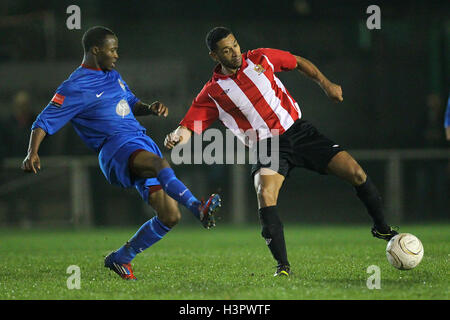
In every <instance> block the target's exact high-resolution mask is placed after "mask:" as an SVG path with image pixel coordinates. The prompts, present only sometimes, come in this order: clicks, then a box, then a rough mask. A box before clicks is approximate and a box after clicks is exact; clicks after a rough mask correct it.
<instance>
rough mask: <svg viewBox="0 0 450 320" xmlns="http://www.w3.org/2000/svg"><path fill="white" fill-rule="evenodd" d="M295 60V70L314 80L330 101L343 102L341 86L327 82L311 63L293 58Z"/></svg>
mask: <svg viewBox="0 0 450 320" xmlns="http://www.w3.org/2000/svg"><path fill="white" fill-rule="evenodd" d="M295 59H296V60H297V70H298V71H299V72H300V73H302V74H304V75H306V76H307V77H308V78H310V79H312V80H314V81H315V82H316V83H317V84H318V85H319V86H320V87H321V88H322V89H323V91H325V93H326V95H327V96H328V97H329V98H330V99H331V100H333V101H335V102H342V101H343V100H344V98H343V97H342V88H341V86H339V85H337V84H335V83H333V82H331V81H330V80H328V79H327V77H325V76H324V75H323V74H322V72H320V70H319V69H318V68H317V67H316V66H315V65H314V64H313V63H312V62H311V61H309V60H307V59H305V58H303V57H299V56H295Z"/></svg>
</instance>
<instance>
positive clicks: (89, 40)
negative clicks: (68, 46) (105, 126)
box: [81, 26, 116, 53]
mask: <svg viewBox="0 0 450 320" xmlns="http://www.w3.org/2000/svg"><path fill="white" fill-rule="evenodd" d="M108 35H111V36H115V37H116V35H115V33H114V32H112V31H111V30H110V29H108V28H106V27H102V26H95V27H92V28H89V29H88V30H87V31H86V32H85V33H84V35H83V38H82V39H81V43H82V44H83V49H84V52H85V53H86V52H88V51H89V49H91V48H92V47H93V46H98V47H101V46H102V45H103V42H104V41H105V38H106V36H108Z"/></svg>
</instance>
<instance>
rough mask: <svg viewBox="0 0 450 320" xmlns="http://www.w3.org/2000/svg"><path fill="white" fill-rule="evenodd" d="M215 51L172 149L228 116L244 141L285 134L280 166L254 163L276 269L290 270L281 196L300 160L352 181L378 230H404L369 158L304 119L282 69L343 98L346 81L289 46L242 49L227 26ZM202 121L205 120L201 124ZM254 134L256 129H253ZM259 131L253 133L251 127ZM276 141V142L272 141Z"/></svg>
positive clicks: (215, 34) (211, 41)
mask: <svg viewBox="0 0 450 320" xmlns="http://www.w3.org/2000/svg"><path fill="white" fill-rule="evenodd" d="M206 44H207V46H208V49H209V51H210V52H209V55H210V56H211V58H212V59H213V60H214V61H216V62H217V66H216V67H215V69H214V71H213V76H212V78H211V79H210V80H209V81H208V82H207V83H206V84H205V86H204V87H203V89H202V90H201V92H200V93H199V94H198V95H197V97H196V98H195V99H194V101H193V103H192V105H191V107H190V109H189V110H188V112H187V114H186V115H185V117H184V118H183V120H182V121H181V122H180V125H179V127H178V128H177V129H176V130H174V131H173V132H171V133H169V134H168V135H167V136H166V139H165V142H164V144H165V146H166V147H167V148H169V149H171V148H173V147H174V146H175V145H177V144H178V143H181V144H183V143H186V142H187V141H188V140H189V138H190V137H191V135H192V132H196V133H201V132H203V131H204V130H205V129H206V128H208V127H209V126H210V125H211V124H212V123H213V122H214V121H215V120H220V121H221V122H222V123H223V124H224V125H225V126H226V127H227V128H228V129H230V130H231V131H232V132H233V133H234V134H235V135H236V136H237V137H238V138H240V139H241V140H242V141H243V142H244V143H246V144H249V143H251V142H252V141H247V140H248V139H247V140H246V139H245V137H246V135H245V134H244V132H248V131H254V132H255V135H253V136H255V137H256V140H257V141H256V143H261V141H267V140H266V139H274V137H275V138H277V139H279V150H272V152H275V153H278V163H279V164H278V169H277V170H276V171H274V170H272V169H271V168H270V167H271V163H265V164H264V163H262V161H260V159H259V160H258V163H257V164H255V165H253V167H252V177H253V181H254V187H255V191H256V195H257V200H258V208H259V209H258V211H259V212H258V213H259V218H260V221H261V226H262V233H261V234H262V236H263V237H264V239H265V240H266V243H267V245H268V247H269V249H270V251H271V253H272V255H273V257H274V258H275V260H276V261H277V263H278V266H277V270H276V272H275V276H280V275H285V276H289V275H290V264H289V261H288V258H287V251H286V244H285V239H284V231H283V224H282V222H281V220H280V217H279V214H278V210H277V199H278V194H279V191H280V189H281V187H282V185H283V181H284V180H285V178H286V177H287V176H288V174H289V172H290V171H291V170H292V169H293V168H295V167H303V168H307V169H310V170H313V171H315V172H318V173H320V174H333V175H336V176H338V177H340V178H342V179H344V180H345V181H348V182H349V183H351V184H352V185H353V186H354V188H355V190H356V194H357V196H358V197H359V198H360V199H361V201H362V202H363V203H364V205H365V206H366V208H367V211H368V213H369V215H370V216H371V218H372V219H373V223H374V225H373V228H372V230H371V232H372V234H373V236H375V237H377V238H381V239H385V240H389V239H390V238H392V237H393V236H394V235H395V234H397V232H396V231H395V230H393V229H392V228H391V227H390V226H389V225H388V224H387V223H386V221H385V218H384V212H383V206H382V201H381V197H380V195H379V193H378V190H377V188H376V187H375V185H374V184H373V183H372V181H371V180H370V178H369V177H368V176H367V175H366V173H365V172H364V170H363V169H362V168H361V166H360V165H359V164H358V163H357V162H356V161H355V160H354V159H353V158H352V157H351V155H350V154H349V153H348V152H346V151H345V150H344V149H343V148H342V147H340V146H339V145H338V144H336V143H335V142H333V141H332V140H330V139H328V138H326V137H325V136H324V135H322V134H321V133H320V132H319V131H318V130H317V129H316V128H315V127H314V126H313V125H311V124H310V123H309V122H307V121H306V120H303V119H302V114H301V111H300V108H299V106H298V104H297V102H296V101H295V99H294V98H293V97H292V96H291V95H290V94H289V92H288V91H287V89H286V88H285V86H284V85H283V83H282V82H281V81H280V80H279V79H278V78H277V77H276V73H277V72H282V71H290V70H297V71H299V72H300V73H302V74H304V75H306V76H307V77H309V78H310V79H312V80H313V81H315V82H316V83H317V84H318V85H319V86H320V87H321V88H322V89H323V91H324V92H325V94H326V95H327V96H328V97H329V98H330V99H332V100H333V101H335V102H341V101H343V96H342V89H341V87H340V86H339V85H337V84H334V83H333V82H331V81H329V80H328V79H327V78H326V77H325V76H324V75H323V74H322V73H321V72H320V71H319V69H318V68H317V67H316V66H315V65H314V64H313V63H311V62H310V61H308V60H307V59H305V58H302V57H300V56H296V55H293V54H291V53H289V52H286V51H282V50H277V49H268V48H260V49H256V50H250V51H248V52H245V53H241V49H240V47H239V43H238V41H237V40H236V38H235V37H234V35H233V34H232V33H231V31H230V30H229V29H227V28H224V27H216V28H214V29H212V30H211V31H210V32H209V33H208V34H207V36H206ZM199 123H200V125H199ZM247 136H248V135H247ZM250 136H251V135H250ZM267 145H268V146H269V147H270V145H271V144H267Z"/></svg>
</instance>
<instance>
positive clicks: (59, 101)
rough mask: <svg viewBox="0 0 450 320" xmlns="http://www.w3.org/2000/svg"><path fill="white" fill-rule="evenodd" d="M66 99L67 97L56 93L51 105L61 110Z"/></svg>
mask: <svg viewBox="0 0 450 320" xmlns="http://www.w3.org/2000/svg"><path fill="white" fill-rule="evenodd" d="M65 98H66V97H65V96H63V95H61V94H59V93H55V95H54V96H53V98H52V100H50V103H51V104H52V105H54V106H55V107H58V108H59V107H61V106H62V104H63V103H64V99H65Z"/></svg>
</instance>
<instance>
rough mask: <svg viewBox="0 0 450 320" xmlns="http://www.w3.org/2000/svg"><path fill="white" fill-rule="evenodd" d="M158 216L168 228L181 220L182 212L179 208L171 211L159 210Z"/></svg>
mask: <svg viewBox="0 0 450 320" xmlns="http://www.w3.org/2000/svg"><path fill="white" fill-rule="evenodd" d="M158 218H159V220H161V222H162V223H163V224H164V225H165V226H166V227H168V228H173V227H175V226H176V225H177V224H178V222H180V220H181V212H180V210H179V209H178V208H176V209H172V210H170V211H165V212H158Z"/></svg>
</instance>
